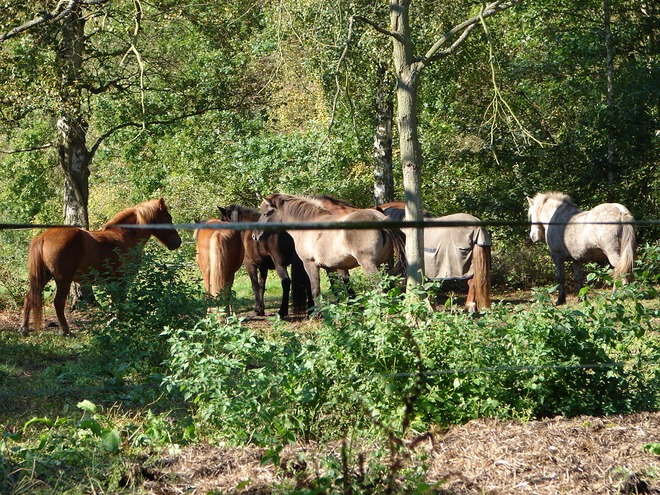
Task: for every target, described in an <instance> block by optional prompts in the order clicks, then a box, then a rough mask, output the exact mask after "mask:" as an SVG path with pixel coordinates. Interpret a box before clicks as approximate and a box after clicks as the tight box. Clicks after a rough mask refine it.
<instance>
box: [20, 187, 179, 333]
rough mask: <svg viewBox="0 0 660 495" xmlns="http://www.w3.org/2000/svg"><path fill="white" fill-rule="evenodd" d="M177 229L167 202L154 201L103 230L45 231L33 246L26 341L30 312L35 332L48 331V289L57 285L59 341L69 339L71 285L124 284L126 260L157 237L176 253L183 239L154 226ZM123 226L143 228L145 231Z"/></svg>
mask: <svg viewBox="0 0 660 495" xmlns="http://www.w3.org/2000/svg"><path fill="white" fill-rule="evenodd" d="M154 224H161V225H162V224H169V225H172V217H171V216H170V213H169V211H168V208H167V205H166V204H165V201H164V200H163V198H160V199H153V200H151V201H146V202H144V203H140V204H138V205H136V206H132V207H130V208H126V209H125V210H122V211H121V212H119V213H117V214H116V215H115V216H114V217H112V218H111V219H110V220H109V221H108V222H107V223H106V224H105V225H103V227H101V230H94V231H89V230H85V229H82V228H80V227H53V228H50V229H47V230H45V231H44V232H42V233H41V234H39V235H38V236H37V237H35V238H34V239H33V240H32V242H31V243H30V251H29V255H28V268H29V282H30V288H29V290H28V293H27V295H26V296H25V301H24V304H23V322H22V323H21V326H20V327H19V329H18V330H19V332H20V333H21V334H22V335H27V334H28V333H29V331H30V327H29V325H30V321H29V320H30V312H31V311H33V312H34V327H35V332H36V333H39V332H40V331H41V327H42V325H43V289H44V287H45V286H46V284H47V283H48V282H49V281H50V280H52V279H54V280H55V285H56V286H57V290H56V292H55V301H54V306H55V312H56V313H57V320H58V322H59V325H60V332H59V333H60V335H68V334H69V325H68V323H67V321H66V318H65V316H64V306H65V304H66V298H67V296H68V295H69V291H70V290H71V282H74V281H76V282H79V281H80V280H81V279H83V278H84V277H85V276H89V275H92V274H93V273H97V274H98V275H99V276H101V277H103V278H105V279H108V278H111V279H112V278H121V276H122V274H123V271H122V267H123V266H122V265H123V262H122V255H126V254H127V253H129V252H130V251H131V250H132V249H134V248H141V247H142V246H143V245H144V243H145V242H146V241H147V240H148V239H149V238H150V237H151V236H152V235H153V236H154V237H155V238H156V239H158V240H159V241H160V242H162V243H163V244H164V245H165V246H166V247H167V248H168V249H170V250H173V249H177V248H178V247H179V246H180V245H181V237H179V234H178V233H177V231H176V230H175V229H174V228H149V225H154ZM118 225H142V226H144V227H142V228H128V227H119V226H118Z"/></svg>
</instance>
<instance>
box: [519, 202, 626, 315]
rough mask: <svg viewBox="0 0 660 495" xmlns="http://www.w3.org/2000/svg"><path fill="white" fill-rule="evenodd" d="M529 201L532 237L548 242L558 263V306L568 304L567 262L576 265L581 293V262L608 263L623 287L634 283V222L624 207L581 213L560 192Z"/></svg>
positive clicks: (601, 207)
mask: <svg viewBox="0 0 660 495" xmlns="http://www.w3.org/2000/svg"><path fill="white" fill-rule="evenodd" d="M527 202H528V203H529V221H530V222H532V227H531V230H530V232H529V236H530V238H531V239H532V241H533V242H537V241H541V240H543V239H545V241H546V243H547V244H548V247H549V248H550V256H551V257H552V260H553V261H554V263H555V268H556V272H557V284H558V285H559V296H558V298H557V304H563V303H565V302H566V288H565V286H564V279H565V272H564V261H566V260H570V261H572V262H573V274H574V276H575V282H576V284H577V287H578V291H579V290H580V289H581V288H582V284H583V282H584V274H583V271H582V263H585V262H589V261H601V260H602V261H605V260H606V261H608V262H609V263H610V265H612V266H613V267H614V271H613V272H612V277H621V278H622V280H623V283H624V284H627V283H630V282H632V280H633V278H634V274H633V266H634V263H635V249H636V240H635V226H634V225H633V222H634V221H635V219H634V218H633V216H632V215H631V213H630V212H629V211H628V209H627V208H626V207H625V206H623V205H620V204H618V203H605V204H601V205H598V206H596V207H595V208H594V209H593V210H589V211H582V210H580V209H579V208H578V207H577V206H576V205H575V203H574V202H573V200H572V199H571V198H570V197H569V196H567V195H566V194H563V193H559V192H550V193H539V194H537V195H536V196H534V198H527ZM614 288H616V285H615V286H614Z"/></svg>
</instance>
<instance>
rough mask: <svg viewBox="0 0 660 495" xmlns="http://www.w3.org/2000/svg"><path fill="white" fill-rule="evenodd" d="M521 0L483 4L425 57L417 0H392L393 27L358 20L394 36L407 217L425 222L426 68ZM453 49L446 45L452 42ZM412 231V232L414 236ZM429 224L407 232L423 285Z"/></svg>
mask: <svg viewBox="0 0 660 495" xmlns="http://www.w3.org/2000/svg"><path fill="white" fill-rule="evenodd" d="M520 1H521V0H510V1H508V2H506V1H504V0H497V1H495V2H492V3H490V4H488V5H485V4H484V5H483V6H482V8H481V9H480V12H479V13H478V14H477V15H474V16H472V17H470V18H468V19H467V20H465V21H463V22H462V23H460V24H457V25H456V26H454V27H453V28H452V29H450V30H449V31H447V32H446V33H445V34H444V35H442V36H440V37H439V38H437V39H436V40H435V41H434V42H433V44H432V45H431V46H430V48H428V50H427V51H426V53H425V54H424V55H422V56H417V55H415V53H414V48H415V47H414V36H413V32H412V30H411V25H410V6H411V0H390V2H389V5H390V9H389V14H390V28H384V27H381V26H380V25H379V24H378V23H376V22H374V21H373V20H371V19H368V18H366V17H363V16H356V18H357V19H359V20H361V21H363V22H365V23H367V24H369V25H370V26H372V27H373V28H375V29H376V30H377V31H378V32H380V33H382V34H385V35H387V36H389V37H390V38H391V39H392V43H393V49H392V58H393V64H394V72H395V76H396V97H397V126H398V129H399V147H400V151H401V166H402V169H403V187H404V190H405V203H406V218H408V219H410V220H414V221H418V222H419V221H422V219H423V214H422V195H421V189H422V183H421V177H422V176H421V171H422V149H421V145H420V140H419V135H418V117H417V99H418V88H419V83H420V78H421V75H422V72H423V71H424V69H425V68H426V67H428V66H429V65H430V64H432V63H433V62H435V61H437V60H440V59H442V58H445V57H447V56H449V55H451V54H452V53H454V52H455V51H456V49H457V48H458V47H459V46H460V45H461V44H462V43H463V42H464V41H465V40H466V39H467V37H468V36H469V35H470V33H471V32H472V30H473V29H474V28H475V27H476V26H478V25H479V23H480V22H483V20H484V19H486V18H487V17H491V16H493V15H495V14H498V13H500V12H502V11H504V10H506V9H508V8H510V7H512V6H514V5H516V4H518V3H520ZM449 42H450V43H451V44H450V45H449V46H448V47H447V48H443V47H444V46H445V45H446V44H447V43H449ZM411 234H412V235H411ZM423 241H424V239H423V229H421V228H417V229H413V231H412V232H410V233H409V234H408V235H407V236H406V255H407V257H408V264H409V268H408V277H407V278H408V284H410V285H418V284H420V283H421V281H422V275H423V272H424V265H423V259H424V258H423V247H424V246H423Z"/></svg>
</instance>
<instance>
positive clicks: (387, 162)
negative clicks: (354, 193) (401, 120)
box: [374, 62, 394, 206]
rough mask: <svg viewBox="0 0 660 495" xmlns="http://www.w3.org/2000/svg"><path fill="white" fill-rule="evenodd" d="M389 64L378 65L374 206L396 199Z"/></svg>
mask: <svg viewBox="0 0 660 495" xmlns="http://www.w3.org/2000/svg"><path fill="white" fill-rule="evenodd" d="M388 69H389V65H388V64H387V63H385V62H383V63H381V64H380V65H379V66H378V87H377V88H376V125H375V127H376V129H375V132H374V206H378V205H382V204H385V203H390V202H392V201H394V177H393V176H392V113H393V110H394V101H393V100H394V92H393V85H392V81H391V80H390V77H388V72H389V71H388Z"/></svg>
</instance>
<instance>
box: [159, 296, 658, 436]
mask: <svg viewBox="0 0 660 495" xmlns="http://www.w3.org/2000/svg"><path fill="white" fill-rule="evenodd" d="M425 289H426V288H422V290H421V291H420V293H419V294H408V295H405V294H402V293H401V292H400V291H399V290H398V289H397V288H391V286H388V285H386V286H384V288H381V289H379V290H374V291H371V292H366V293H362V294H361V295H358V296H355V297H344V298H340V300H339V301H338V302H337V303H336V304H322V305H321V306H320V307H321V310H320V311H321V316H322V321H320V322H319V323H318V324H316V325H313V326H312V328H311V330H310V331H308V332H306V333H300V334H294V333H292V332H287V331H284V330H283V329H282V328H281V327H280V326H278V325H276V326H275V329H274V330H273V331H271V332H269V333H267V334H265V333H261V332H257V331H255V330H250V329H246V328H244V327H243V325H242V324H241V321H240V320H236V319H233V320H230V321H229V322H225V321H221V320H218V319H215V318H210V319H206V320H203V321H201V322H199V323H198V324H197V325H196V326H195V327H194V328H193V329H185V328H184V329H169V330H168V331H167V335H168V337H169V338H168V342H169V345H170V354H171V357H170V359H169V363H168V364H169V374H168V376H167V377H166V379H165V382H166V384H167V386H168V387H169V389H170V390H171V391H175V390H176V391H179V392H180V393H182V394H183V397H184V398H185V399H186V400H189V401H191V402H192V403H194V404H195V405H196V406H197V409H198V412H199V417H200V419H202V420H203V421H209V422H211V423H213V424H215V425H217V426H218V427H219V429H220V434H221V435H222V436H224V437H225V438H231V439H232V440H234V441H236V442H245V441H256V442H258V443H271V442H282V441H291V440H293V439H294V438H304V439H312V438H313V439H319V440H328V439H331V438H338V437H341V436H343V435H345V434H346V431H351V429H357V430H359V431H360V432H361V433H365V432H367V431H369V430H371V429H374V428H377V429H379V430H380V429H382V428H386V429H388V430H389V431H392V432H396V433H397V434H404V433H405V430H406V428H407V427H408V426H412V427H413V428H414V429H416V430H417V431H423V430H425V429H427V428H429V427H430V426H431V425H432V424H434V423H439V424H442V425H446V424H451V423H462V422H465V421H467V420H470V419H472V418H477V417H488V416H490V417H500V418H520V419H524V420H527V419H530V418H540V417H545V416H554V415H557V414H564V415H576V414H594V415H602V414H614V413H629V412H633V411H638V410H642V409H652V408H656V407H657V406H658V388H657V378H656V372H655V371H649V369H647V368H645V361H646V360H649V359H655V358H654V357H655V356H656V355H657V354H658V344H657V342H656V340H655V339H653V338H649V335H651V332H650V330H651V329H652V324H651V322H652V319H653V318H654V317H655V316H657V315H656V313H657V311H656V310H652V309H647V308H646V307H645V306H644V305H643V304H642V303H641V302H640V301H639V300H638V297H640V294H642V291H640V290H639V287H638V286H636V285H630V286H626V287H625V288H623V289H621V290H618V291H617V293H616V294H615V295H614V296H611V295H609V294H607V295H605V296H603V295H600V294H594V293H592V292H590V291H589V289H587V290H585V292H584V293H583V295H584V296H585V297H586V298H587V300H586V301H585V302H584V304H582V305H581V306H578V307H573V308H571V307H554V306H553V305H552V304H551V302H550V295H549V293H548V292H547V291H539V292H538V293H537V301H536V302H535V303H534V304H532V306H531V308H529V309H527V308H522V307H513V306H500V307H495V308H494V309H493V310H492V311H489V312H486V313H484V314H483V315H481V316H480V317H477V318H475V317H474V316H473V315H471V314H468V313H464V312H453V311H441V312H432V311H431V310H430V309H429V307H428V304H427V303H426V301H425V299H424V297H425V293H426V292H425ZM622 363H625V364H622Z"/></svg>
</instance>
